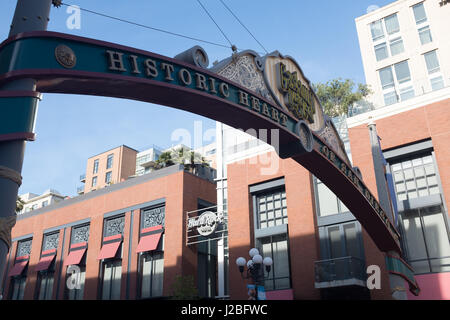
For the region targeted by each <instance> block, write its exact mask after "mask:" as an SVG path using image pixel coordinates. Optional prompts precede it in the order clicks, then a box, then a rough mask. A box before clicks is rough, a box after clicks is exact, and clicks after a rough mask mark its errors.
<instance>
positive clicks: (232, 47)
mask: <svg viewBox="0 0 450 320" xmlns="http://www.w3.org/2000/svg"><path fill="white" fill-rule="evenodd" d="M197 2H198V4H199V5H200V6H201V7H202V8H203V10H204V11H205V12H206V14H207V15H208V16H209V18H210V19H211V20H212V22H214V24H215V25H216V27H217V29H219V31H220V32H221V33H222V35H223V36H224V38H225V39H227V41H228V43H229V44H230V47H231V49H232V50H233V51H236V46H234V45H233V44H232V43H231V41H230V39H228V37H227V35H226V34H225V32H223V30H222V28H220V26H219V25H218V24H217V22H216V21H215V20H214V18H213V17H212V16H211V14H210V13H209V12H208V10H207V9H206V8H205V6H204V5H203V4H202V3H201V2H200V0H197Z"/></svg>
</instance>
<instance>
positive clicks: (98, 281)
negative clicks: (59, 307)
mask: <svg viewBox="0 0 450 320" xmlns="http://www.w3.org/2000/svg"><path fill="white" fill-rule="evenodd" d="M215 203H216V188H215V185H214V184H213V183H212V182H211V181H208V180H206V179H204V178H202V177H200V176H198V175H193V174H191V173H189V172H187V171H185V170H184V168H183V166H181V165H175V166H171V167H168V168H165V169H161V170H158V171H156V172H153V173H150V174H147V175H143V176H140V177H136V178H132V179H129V180H126V181H124V182H121V183H118V184H114V185H111V186H108V187H105V188H102V189H100V190H96V191H92V192H89V193H87V194H84V195H81V196H78V197H75V198H72V199H68V200H65V201H63V202H61V203H58V204H54V205H51V206H49V207H45V208H42V209H39V210H35V211H33V212H30V213H26V214H23V215H21V216H19V217H18V221H17V224H16V226H15V227H14V229H13V233H12V238H13V245H12V248H11V250H10V252H9V255H8V263H7V270H6V272H5V279H4V292H3V295H4V297H5V298H6V299H136V298H146V297H159V296H170V295H171V294H172V284H173V282H174V281H175V279H176V276H178V275H180V276H186V275H193V276H194V280H195V281H197V272H196V271H197V269H198V263H197V262H198V261H197V252H196V248H195V247H187V246H186V243H185V241H186V239H185V235H186V212H187V211H193V210H198V209H199V208H200V207H201V206H205V205H207V204H210V205H214V204H215ZM68 265H75V266H78V267H79V269H78V270H77V271H79V273H80V275H81V281H80V282H74V283H80V288H79V289H76V287H75V290H68V286H67V281H68V279H69V277H71V274H72V273H68V271H67V270H68Z"/></svg>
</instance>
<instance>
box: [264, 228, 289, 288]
mask: <svg viewBox="0 0 450 320" xmlns="http://www.w3.org/2000/svg"><path fill="white" fill-rule="evenodd" d="M257 246H258V247H259V248H260V252H261V255H262V256H263V257H271V258H272V260H273V265H272V268H271V270H270V273H269V276H268V279H266V280H265V283H264V287H265V289H266V290H283V289H289V288H291V276H290V268H289V251H288V239H287V234H280V235H273V236H270V237H265V238H260V239H258V245H257Z"/></svg>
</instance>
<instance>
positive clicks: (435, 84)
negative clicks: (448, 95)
mask: <svg viewBox="0 0 450 320" xmlns="http://www.w3.org/2000/svg"><path fill="white" fill-rule="evenodd" d="M430 83H431V89H432V90H433V91H435V90H439V89H442V88H444V78H443V77H442V76H439V77H437V78H433V79H430Z"/></svg>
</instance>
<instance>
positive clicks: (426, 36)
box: [419, 26, 433, 45]
mask: <svg viewBox="0 0 450 320" xmlns="http://www.w3.org/2000/svg"><path fill="white" fill-rule="evenodd" d="M419 38H420V43H421V44H422V45H423V44H427V43H430V42H432V41H433V37H432V36H431V30H430V26H426V27H423V28H420V29H419Z"/></svg>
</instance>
